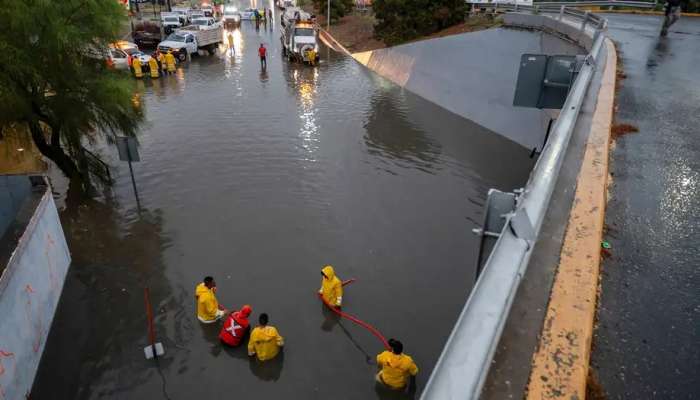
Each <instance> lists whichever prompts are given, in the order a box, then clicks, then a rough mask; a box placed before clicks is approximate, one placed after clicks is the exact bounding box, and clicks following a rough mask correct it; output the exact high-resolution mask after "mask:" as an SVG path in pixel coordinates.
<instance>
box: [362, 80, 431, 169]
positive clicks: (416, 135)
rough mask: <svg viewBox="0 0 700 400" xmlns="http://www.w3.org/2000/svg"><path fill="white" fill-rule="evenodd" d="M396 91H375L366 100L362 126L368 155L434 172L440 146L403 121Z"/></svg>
mask: <svg viewBox="0 0 700 400" xmlns="http://www.w3.org/2000/svg"><path fill="white" fill-rule="evenodd" d="M397 92H398V90H397V89H395V88H390V89H387V90H381V91H376V92H375V94H374V96H373V97H372V99H371V101H370V103H371V107H370V110H371V113H370V115H369V117H368V118H367V122H366V123H365V129H366V130H367V133H366V135H365V143H366V145H367V149H368V152H369V153H370V154H373V155H376V156H379V157H382V158H385V159H391V160H393V161H394V162H396V163H397V164H399V165H401V164H404V162H406V163H408V164H409V165H411V166H413V167H415V168H417V169H420V170H422V171H425V172H428V173H434V172H435V163H436V161H437V160H438V159H439V157H440V152H441V148H440V144H439V143H437V142H435V141H433V140H432V139H431V138H429V137H428V136H427V135H426V133H425V132H424V131H423V130H421V129H420V128H418V127H417V126H415V125H413V124H412V123H411V122H410V121H409V120H408V119H407V112H408V108H407V107H406V105H405V103H403V102H402V101H401V100H400V99H402V97H401V96H399V95H398V93H397Z"/></svg>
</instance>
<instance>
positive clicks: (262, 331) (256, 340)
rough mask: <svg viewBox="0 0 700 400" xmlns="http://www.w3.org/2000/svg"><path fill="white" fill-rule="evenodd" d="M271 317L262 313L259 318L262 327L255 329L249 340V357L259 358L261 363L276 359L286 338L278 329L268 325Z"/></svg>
mask: <svg viewBox="0 0 700 400" xmlns="http://www.w3.org/2000/svg"><path fill="white" fill-rule="evenodd" d="M268 320H269V317H268V316H267V314H265V313H262V314H260V317H258V322H259V323H260V325H258V326H256V327H255V329H253V332H251V333H250V340H248V355H249V356H257V357H258V360H260V361H267V360H271V359H273V358H275V357H276V356H277V354H278V353H279V352H280V348H282V346H284V338H283V337H282V336H281V335H280V334H279V332H277V328H275V327H274V326H270V325H268V324H267V323H268Z"/></svg>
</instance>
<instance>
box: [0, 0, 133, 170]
mask: <svg viewBox="0 0 700 400" xmlns="http://www.w3.org/2000/svg"><path fill="white" fill-rule="evenodd" d="M1 4H2V5H1V6H0V21H3V28H2V30H0V54H2V57H1V58H0V127H2V128H5V127H9V126H12V127H19V128H25V129H22V131H24V132H27V134H30V135H31V137H32V139H33V141H34V143H35V144H36V147H37V148H38V149H39V151H40V152H41V154H43V155H44V156H45V157H47V158H48V159H50V160H51V161H53V162H54V163H55V164H56V165H57V166H58V167H59V168H60V169H61V171H63V173H64V174H65V175H66V176H68V177H69V178H71V179H73V178H77V179H78V180H80V181H81V182H83V183H88V182H89V180H90V176H91V172H93V173H94V172H95V170H96V168H97V166H99V165H101V162H100V161H99V159H97V160H98V161H97V162H96V158H95V157H96V156H94V155H92V153H90V152H89V151H88V150H87V149H86V147H87V146H89V145H90V144H93V143H94V142H95V141H96V140H98V139H99V138H104V139H106V140H107V142H113V139H114V136H115V135H116V134H117V133H121V134H124V135H127V136H134V135H135V134H136V131H137V129H138V127H139V125H140V123H141V122H142V121H143V113H142V109H141V106H140V102H138V101H134V99H135V96H138V95H137V94H135V85H134V82H133V80H132V79H131V78H130V77H129V75H128V74H127V73H125V72H123V71H115V70H113V69H110V68H108V66H107V65H106V62H105V60H104V54H105V52H106V51H108V45H109V43H112V42H114V41H115V40H117V39H118V37H119V31H120V29H121V27H122V26H124V25H125V24H126V15H125V10H124V9H123V7H122V6H121V5H120V4H119V3H118V2H117V1H109V0H61V1H55V0H2V3H1ZM136 99H137V97H136ZM94 176H97V177H101V176H102V174H99V175H94Z"/></svg>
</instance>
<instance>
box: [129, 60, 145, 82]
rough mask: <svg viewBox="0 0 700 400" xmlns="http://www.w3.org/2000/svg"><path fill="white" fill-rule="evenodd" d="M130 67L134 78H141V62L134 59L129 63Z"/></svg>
mask: <svg viewBox="0 0 700 400" xmlns="http://www.w3.org/2000/svg"><path fill="white" fill-rule="evenodd" d="M131 66H132V67H133V68H134V76H135V77H137V78H141V77H143V71H142V70H141V60H139V58H138V57H134V60H133V61H132V62H131Z"/></svg>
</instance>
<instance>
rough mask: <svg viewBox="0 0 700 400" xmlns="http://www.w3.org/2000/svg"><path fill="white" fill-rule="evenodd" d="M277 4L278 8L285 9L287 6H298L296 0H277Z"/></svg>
mask: <svg viewBox="0 0 700 400" xmlns="http://www.w3.org/2000/svg"><path fill="white" fill-rule="evenodd" d="M275 4H276V5H277V8H279V9H281V10H284V9H285V8H287V7H296V6H297V5H296V1H294V0H276V1H275Z"/></svg>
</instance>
